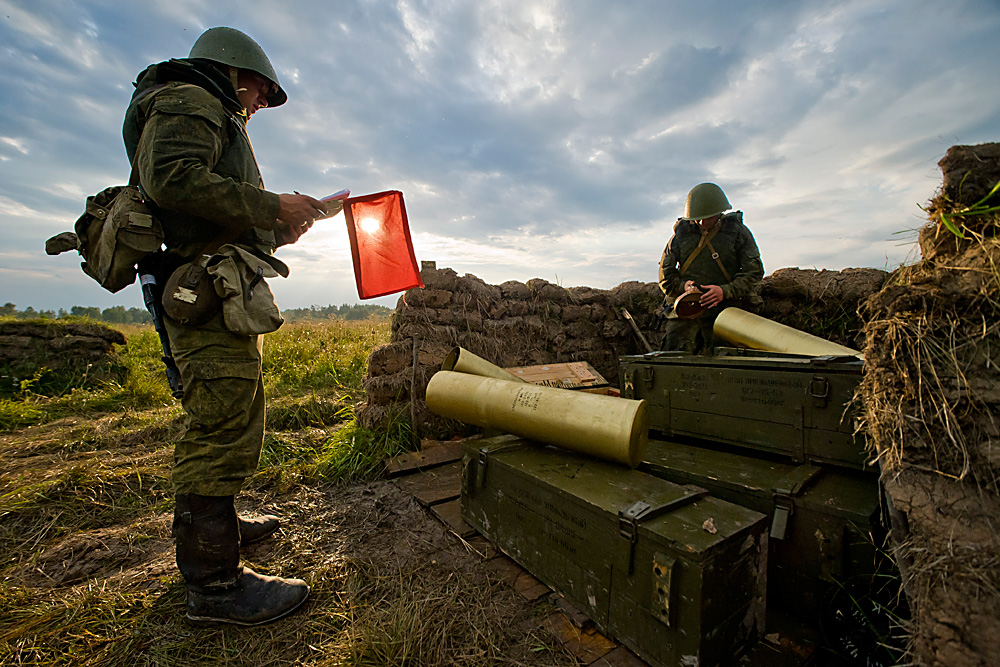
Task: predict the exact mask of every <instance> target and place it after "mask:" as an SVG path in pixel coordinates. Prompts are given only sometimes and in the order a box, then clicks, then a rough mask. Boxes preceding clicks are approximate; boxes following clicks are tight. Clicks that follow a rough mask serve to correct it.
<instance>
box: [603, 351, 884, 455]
mask: <svg viewBox="0 0 1000 667" xmlns="http://www.w3.org/2000/svg"><path fill="white" fill-rule="evenodd" d="M862 367H863V362H862V361H861V360H860V359H858V358H856V357H808V356H800V355H789V354H784V355H783V354H777V353H773V352H757V351H751V350H739V349H736V348H720V349H719V350H718V354H717V355H715V356H710V357H709V356H696V355H690V354H684V353H680V352H651V353H649V354H644V355H637V356H626V357H622V358H621V360H620V363H619V373H620V378H619V379H620V381H621V393H622V397H623V398H633V399H641V398H645V399H646V400H648V401H649V428H650V430H651V431H659V432H660V433H662V434H663V435H665V436H666V437H668V438H674V437H678V436H683V437H693V438H700V439H705V440H712V441H716V442H725V443H729V444H733V445H738V446H742V447H748V448H751V449H754V450H758V451H765V452H771V453H775V454H781V455H784V456H788V457H791V459H792V460H793V461H798V462H802V461H812V462H816V463H831V464H834V465H840V466H846V467H850V468H857V469H862V468H864V465H865V460H866V458H867V455H866V452H865V443H864V440H863V438H862V437H860V436H859V437H855V430H856V425H855V421H856V419H855V414H856V410H855V409H854V408H853V404H852V399H853V397H854V391H855V388H856V387H857V385H858V383H859V382H860V381H861V372H862Z"/></svg>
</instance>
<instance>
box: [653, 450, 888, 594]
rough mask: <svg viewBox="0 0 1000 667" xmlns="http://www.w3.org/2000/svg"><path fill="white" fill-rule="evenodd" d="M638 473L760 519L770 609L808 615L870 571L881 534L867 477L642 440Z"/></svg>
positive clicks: (874, 484) (874, 483)
mask: <svg viewBox="0 0 1000 667" xmlns="http://www.w3.org/2000/svg"><path fill="white" fill-rule="evenodd" d="M639 469H640V470H642V471H644V472H647V473H649V474H651V475H655V476H657V477H662V478H663V479H666V480H670V481H671V482H675V483H677V484H696V485H698V486H700V487H702V488H705V489H707V490H708V491H709V493H711V494H712V495H713V496H715V497H717V498H721V499H723V500H727V501H729V502H732V503H737V504H739V505H743V506H744V507H748V508H750V509H753V510H756V511H758V512H762V513H764V514H766V515H767V516H768V519H769V526H770V530H769V533H770V535H769V537H770V540H769V543H770V554H769V556H768V573H767V581H768V598H767V599H768V606H769V607H770V608H771V609H782V610H786V611H791V612H806V613H811V612H815V611H817V610H818V609H819V608H820V605H821V603H822V601H823V597H824V596H825V595H826V593H827V592H828V591H830V590H831V588H832V587H833V586H834V585H835V584H836V583H840V584H844V585H847V584H849V583H851V582H852V581H857V580H860V579H863V578H864V577H870V576H871V575H872V574H874V573H875V572H876V563H877V562H878V561H879V553H878V550H877V549H876V547H875V544H876V543H878V544H879V545H881V533H882V528H881V523H880V522H879V517H880V514H879V512H880V503H879V488H878V479H877V478H876V477H874V476H872V475H868V474H864V473H860V472H856V471H852V470H845V469H838V468H836V467H833V466H816V465H812V464H809V463H805V464H796V463H791V462H788V461H783V460H767V459H762V458H756V457H752V456H742V455H740V454H734V453H732V452H727V451H718V450H715V449H711V448H707V447H694V446H690V445H686V444H681V443H677V442H669V441H663V440H650V441H649V446H648V448H647V450H646V456H645V459H644V461H643V462H642V463H641V464H640V466H639Z"/></svg>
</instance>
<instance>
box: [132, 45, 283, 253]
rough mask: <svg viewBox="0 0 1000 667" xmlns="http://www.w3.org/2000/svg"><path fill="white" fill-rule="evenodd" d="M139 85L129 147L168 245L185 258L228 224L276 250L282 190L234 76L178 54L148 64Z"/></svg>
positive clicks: (252, 242) (242, 238)
mask: <svg viewBox="0 0 1000 667" xmlns="http://www.w3.org/2000/svg"><path fill="white" fill-rule="evenodd" d="M163 79H174V80H171V81H167V82H164V81H163ZM176 79H180V80H176ZM135 85H136V93H135V95H134V96H133V100H132V104H131V105H130V106H129V109H128V111H127V112H126V116H125V127H124V130H123V133H124V136H125V147H126V151H127V152H128V154H129V159H133V156H137V157H136V159H135V165H136V169H137V172H138V175H139V184H140V187H141V189H142V190H143V192H144V193H145V194H146V195H147V197H148V198H149V199H150V200H152V206H151V207H150V208H151V209H152V212H153V214H154V215H155V216H156V217H157V218H158V219H159V220H160V221H161V223H162V224H163V231H164V235H165V237H166V245H167V248H168V250H169V251H170V252H171V253H175V254H176V255H178V256H180V257H181V258H183V260H184V261H186V260H189V259H191V258H192V257H194V256H195V255H196V254H198V253H199V252H200V251H201V249H202V248H204V246H205V245H207V244H208V243H209V242H211V241H212V240H214V239H216V238H217V237H218V236H219V234H220V233H221V232H223V231H224V230H228V231H230V232H231V233H232V235H233V238H234V239H236V241H237V242H238V243H240V244H242V245H248V246H252V247H254V248H255V249H257V250H258V251H260V252H263V253H265V254H271V253H272V252H273V251H274V249H275V247H276V245H277V243H276V241H275V236H274V233H273V231H272V228H273V226H274V222H275V219H276V218H277V216H278V210H279V208H280V204H279V200H278V195H276V194H274V193H272V192H268V191H267V190H264V189H263V180H262V179H261V175H260V170H259V168H258V167H257V161H256V159H255V157H254V153H253V147H252V146H251V144H250V139H249V138H248V136H247V132H246V118H245V116H244V115H243V113H242V109H243V107H242V105H241V104H240V102H239V100H238V99H237V97H236V92H235V90H234V89H233V87H232V84H230V83H229V80H228V79H227V78H225V77H224V76H223V75H222V74H221V73H220V72H218V70H216V69H215V67H214V66H212V65H209V64H205V63H198V62H192V61H181V60H171V61H168V62H166V63H160V64H159V65H152V66H150V67H149V68H147V69H146V70H145V71H144V72H143V73H142V74H141V75H140V76H139V79H138V80H137V81H136V83H135ZM192 165H194V166H195V167H202V168H192Z"/></svg>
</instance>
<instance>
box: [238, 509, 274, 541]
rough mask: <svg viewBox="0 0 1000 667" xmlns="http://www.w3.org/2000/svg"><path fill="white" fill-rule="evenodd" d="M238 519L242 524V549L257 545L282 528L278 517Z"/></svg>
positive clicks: (242, 517) (268, 515)
mask: <svg viewBox="0 0 1000 667" xmlns="http://www.w3.org/2000/svg"><path fill="white" fill-rule="evenodd" d="M238 519H239V522H240V546H241V547H245V546H248V545H250V544H257V543H258V542H260V541H261V540H263V539H266V538H268V537H270V536H271V535H272V534H274V531H276V530H278V528H280V527H281V522H280V521H279V520H278V517H276V516H273V515H271V514H265V515H263V516H258V517H254V518H252V519H250V518H247V517H245V516H239V517H238Z"/></svg>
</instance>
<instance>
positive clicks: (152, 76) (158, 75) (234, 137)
mask: <svg viewBox="0 0 1000 667" xmlns="http://www.w3.org/2000/svg"><path fill="white" fill-rule="evenodd" d="M165 80H166V81H167V82H164V81H165ZM182 85H197V86H199V87H201V88H203V89H205V90H207V91H208V92H209V93H211V94H212V95H213V96H215V97H216V98H217V99H219V100H220V102H221V103H222V106H223V108H224V110H225V115H226V127H225V135H224V147H223V150H222V155H221V157H220V158H219V161H218V162H217V163H216V164H215V166H214V167H212V170H211V171H212V173H214V174H217V175H218V176H221V177H223V178H232V179H234V180H236V181H238V182H241V183H252V184H254V185H257V186H259V187H263V180H262V179H261V175H260V169H259V167H258V166H257V161H256V158H255V157H254V152H253V146H252V145H251V144H250V139H249V137H248V136H247V131H246V121H245V119H244V117H243V116H241V115H238V114H237V113H235V112H234V109H235V107H236V105H238V104H239V103H238V100H237V99H235V98H232V99H229V98H227V97H226V93H224V92H223V90H224V88H223V86H229V88H230V90H231V85H230V84H229V83H228V81H226V80H225V79H224V78H223V79H219V75H218V73H217V72H216V71H215V70H214V69H213V68H211V67H205V66H204V65H203V64H199V63H198V62H196V61H190V60H180V61H179V60H171V61H167V62H165V63H159V64H157V65H151V66H150V67H149V68H147V69H146V70H145V71H144V72H143V73H141V74H140V76H139V78H138V80H137V81H136V87H137V91H136V94H135V95H134V96H133V99H132V102H131V104H130V105H129V108H128V111H127V112H126V117H125V124H124V126H123V135H124V139H125V149H126V152H127V153H128V156H129V159H130V160H133V159H134V155H135V151H136V149H137V147H138V143H139V137H140V136H141V133H142V129H143V127H144V125H145V119H144V118H142V116H143V111H142V109H148V108H149V106H150V105H151V104H152V101H153V98H155V97H156V96H157V95H159V94H161V93H162V92H163V91H164V90H166V89H168V88H176V87H180V86H182ZM140 189H141V186H140ZM148 203H149V208H150V212H151V213H152V214H153V215H154V216H156V217H157V219H159V220H160V222H161V223H162V226H163V233H164V245H165V246H166V247H167V250H168V251H171V253H172V254H174V255H175V256H179V257H181V258H183V259H185V260H187V259H191V258H193V257H194V256H196V255H197V254H199V253H200V252H201V249H202V248H204V247H205V246H206V245H207V244H209V243H210V242H212V241H213V240H216V239H217V238H218V237H219V235H220V233H221V232H222V230H223V228H222V227H221V226H220V225H217V224H216V223H214V222H212V221H211V220H208V219H206V218H202V217H199V216H195V215H188V214H184V213H179V212H177V211H172V210H169V209H164V208H162V207H160V206H157V205H156V204H155V202H153V201H152V200H151V199H149V201H148ZM235 243H238V244H241V245H245V246H248V247H251V248H253V249H255V250H257V251H258V252H260V253H263V254H265V255H270V254H272V253H273V252H274V249H275V247H276V245H277V243H276V240H275V236H274V233H273V232H271V231H269V230H265V229H260V228H258V227H251V228H249V229H248V230H247V231H245V232H243V233H242V234H240V236H239V237H237V238H236V239H235Z"/></svg>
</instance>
